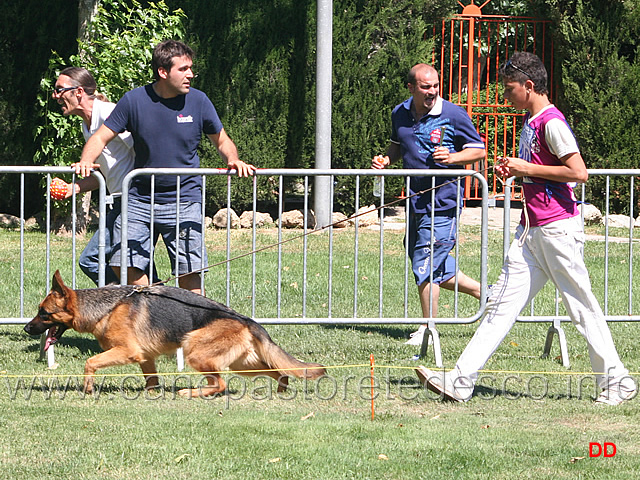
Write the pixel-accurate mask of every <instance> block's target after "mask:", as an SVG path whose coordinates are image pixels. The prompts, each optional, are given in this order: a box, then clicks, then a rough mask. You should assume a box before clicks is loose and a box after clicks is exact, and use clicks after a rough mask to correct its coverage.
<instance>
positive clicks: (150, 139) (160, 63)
mask: <svg viewBox="0 0 640 480" xmlns="http://www.w3.org/2000/svg"><path fill="white" fill-rule="evenodd" d="M193 56H194V54H193V51H192V50H191V48H189V47H188V46H187V45H185V44H184V43H182V42H178V41H175V40H166V41H164V42H161V43H160V44H158V45H157V46H156V48H155V49H154V51H153V58H152V61H151V66H152V68H153V74H154V77H155V82H154V83H152V84H150V85H146V86H144V87H140V88H136V89H134V90H131V91H130V92H127V93H126V94H125V95H124V96H123V97H122V99H121V100H120V101H119V102H118V104H117V105H116V107H115V109H114V110H113V112H112V113H111V115H110V116H109V118H108V119H107V120H106V121H105V123H104V125H103V126H102V127H100V129H98V131H97V132H96V133H95V134H94V135H93V136H92V137H91V139H90V140H89V141H88V142H87V144H86V145H85V148H84V150H83V151H82V157H81V159H80V162H79V163H77V164H75V167H76V173H78V174H80V175H82V176H87V175H89V174H90V170H91V169H92V168H96V167H97V165H96V164H95V161H96V158H97V157H98V155H99V154H100V152H101V151H102V149H103V148H104V145H106V144H107V143H108V142H109V141H111V140H112V139H113V138H115V137H116V135H117V134H118V133H120V132H123V131H125V130H127V131H129V132H131V134H132V136H133V141H134V150H135V153H136V159H135V164H134V168H188V167H193V168H198V167H200V158H199V157H198V153H197V150H198V145H199V144H200V140H201V138H202V133H204V134H206V135H207V136H208V137H209V138H210V139H211V141H212V142H213V143H214V145H215V146H216V147H217V149H218V152H219V153H220V155H221V156H222V158H223V160H224V161H226V163H227V166H228V168H229V169H235V170H236V171H237V173H238V175H239V176H241V177H243V176H249V175H251V174H252V173H253V171H254V170H255V167H254V166H253V165H249V164H247V163H245V162H243V161H241V160H240V159H239V158H238V151H237V149H236V146H235V144H234V143H233V141H232V140H231V139H230V138H229V136H228V135H227V134H226V132H225V130H224V128H223V126H222V122H221V121H220V118H219V117H218V114H217V113H216V110H215V108H214V106H213V104H212V103H211V101H210V100H209V98H208V97H207V96H206V95H205V94H204V93H203V92H201V91H199V90H196V89H195V88H191V80H192V79H193V77H194V75H193V71H192V64H193V60H192V59H193ZM177 194H178V191H177V187H176V177H174V176H171V175H156V176H155V183H154V204H153V218H154V222H153V231H154V237H155V238H153V239H152V238H151V227H152V225H151V210H152V206H151V177H150V176H146V175H142V176H138V177H135V178H134V180H133V182H132V183H131V188H130V190H129V203H128V222H129V225H128V231H127V237H128V242H129V255H128V259H129V265H128V266H127V267H128V270H127V279H128V280H129V282H130V283H132V284H134V285H147V284H148V283H149V279H148V275H147V273H146V272H147V271H148V267H149V264H150V261H151V260H150V258H151V254H150V252H151V242H152V241H153V242H154V244H155V242H156V241H157V237H158V235H162V238H163V240H164V242H165V245H166V246H167V251H168V253H169V257H170V260H171V265H172V268H175V257H176V255H177V256H178V271H177V272H176V271H174V272H173V273H174V275H180V277H179V279H178V282H179V284H180V286H181V287H183V288H186V289H188V290H192V291H195V292H197V293H203V292H202V291H201V278H200V270H201V269H203V268H205V267H206V265H207V256H206V249H205V250H204V255H201V251H202V242H204V238H203V231H202V230H203V225H202V219H201V212H202V203H201V202H202V177H201V176H199V175H181V176H180V190H179V195H180V205H179V208H180V210H179V216H180V233H179V238H178V239H176V226H175V221H176V213H177V207H178V205H177V203H176V198H177ZM120 243H121V240H120V225H119V219H118V221H117V222H116V226H115V231H114V252H113V255H112V257H111V266H112V267H113V268H114V270H115V271H116V273H118V274H119V271H120V258H121V254H120Z"/></svg>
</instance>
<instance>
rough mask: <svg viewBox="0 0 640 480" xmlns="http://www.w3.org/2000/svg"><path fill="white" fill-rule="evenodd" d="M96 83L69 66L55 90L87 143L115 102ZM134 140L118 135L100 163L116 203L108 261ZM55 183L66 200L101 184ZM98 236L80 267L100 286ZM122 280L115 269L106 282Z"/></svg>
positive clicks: (109, 271)
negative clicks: (100, 90)
mask: <svg viewBox="0 0 640 480" xmlns="http://www.w3.org/2000/svg"><path fill="white" fill-rule="evenodd" d="M96 88H97V86H96V81H95V79H94V78H93V75H91V73H90V72H89V71H88V70H86V69H84V68H81V67H68V68H65V69H64V70H62V72H60V75H59V76H58V78H57V80H56V83H55V87H54V89H53V99H54V100H55V101H57V102H58V104H59V105H60V108H61V109H62V114H63V115H65V116H70V115H77V116H79V117H80V118H82V134H83V135H84V139H85V141H87V140H89V138H90V137H91V136H92V135H93V134H94V133H95V132H96V131H97V130H98V128H100V127H101V126H102V124H103V123H104V121H105V120H106V119H107V117H108V116H109V115H110V114H111V111H112V110H113V109H114V107H115V106H116V105H115V103H111V102H109V101H107V98H106V97H105V96H104V95H102V94H100V93H97V92H96ZM134 157H135V154H134V151H133V138H132V137H131V134H130V133H129V132H122V133H120V134H119V135H117V136H115V137H114V138H113V139H112V140H111V141H110V142H109V143H108V144H106V145H105V146H104V148H103V149H102V151H101V152H100V155H99V156H98V158H97V160H96V164H97V165H98V166H99V168H100V172H101V173H102V175H103V176H104V178H105V182H106V184H107V189H108V190H109V193H110V194H111V195H113V196H114V200H113V204H112V205H111V208H110V209H109V210H108V213H107V218H106V226H107V230H106V232H105V258H106V261H107V262H108V261H109V258H110V257H111V250H112V244H111V239H112V237H113V226H114V223H115V220H116V218H117V217H118V215H120V194H121V187H122V179H123V178H124V176H125V175H126V174H127V173H129V172H130V171H131V169H132V168H133V162H134ZM53 182H56V183H57V184H59V185H61V186H62V188H64V198H69V197H71V196H72V195H73V193H74V191H73V190H74V189H75V193H76V195H77V194H80V193H82V192H88V191H90V190H95V189H97V188H98V186H99V184H98V181H97V180H96V179H95V178H94V177H91V176H88V177H86V178H81V179H79V180H77V181H76V182H75V184H70V183H66V182H64V181H63V180H62V179H59V178H55V179H54V180H53ZM98 247H99V238H98V233H97V232H96V234H95V235H94V236H93V237H92V238H91V240H89V243H88V244H87V246H86V247H85V249H84V250H83V251H82V253H81V254H80V260H79V264H80V268H81V269H82V271H83V272H84V273H85V274H86V275H87V276H88V277H89V278H90V279H91V280H93V282H94V283H95V284H96V285H98V266H99V265H98ZM118 280H119V279H118V277H117V276H116V274H115V273H114V271H113V270H112V269H111V268H107V269H106V270H105V282H106V283H113V282H116V283H117V282H118Z"/></svg>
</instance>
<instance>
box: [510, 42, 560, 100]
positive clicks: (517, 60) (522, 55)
mask: <svg viewBox="0 0 640 480" xmlns="http://www.w3.org/2000/svg"><path fill="white" fill-rule="evenodd" d="M500 75H501V76H502V78H503V79H504V80H505V81H508V82H518V83H519V84H520V85H524V83H525V82H526V81H527V80H531V81H532V82H533V91H534V92H536V93H539V94H541V95H546V94H548V93H549V89H548V88H547V69H546V68H545V67H544V63H542V60H540V58H539V57H538V56H537V55H534V54H533V53H529V52H516V53H514V54H513V55H512V56H511V58H510V59H509V60H507V62H506V63H505V64H504V65H502V67H500Z"/></svg>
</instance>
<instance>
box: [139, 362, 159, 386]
mask: <svg viewBox="0 0 640 480" xmlns="http://www.w3.org/2000/svg"><path fill="white" fill-rule="evenodd" d="M140 368H141V369H142V373H143V374H144V378H145V380H146V381H147V384H146V388H153V387H157V386H158V370H157V369H156V362H155V360H154V359H151V360H147V361H145V362H140Z"/></svg>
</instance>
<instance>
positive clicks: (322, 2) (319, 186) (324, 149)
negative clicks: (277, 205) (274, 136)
mask: <svg viewBox="0 0 640 480" xmlns="http://www.w3.org/2000/svg"><path fill="white" fill-rule="evenodd" d="M317 22H318V27H317V31H316V36H317V41H316V44H317V49H318V52H317V59H316V64H317V72H316V168H317V169H320V170H327V169H330V168H331V85H332V70H333V67H332V65H333V58H332V42H333V0H318V18H317ZM313 200H314V202H313V203H314V210H315V215H316V222H317V224H316V227H320V228H321V227H325V226H327V225H330V224H331V203H332V202H331V177H327V176H318V177H316V179H315V188H314V195H313Z"/></svg>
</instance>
